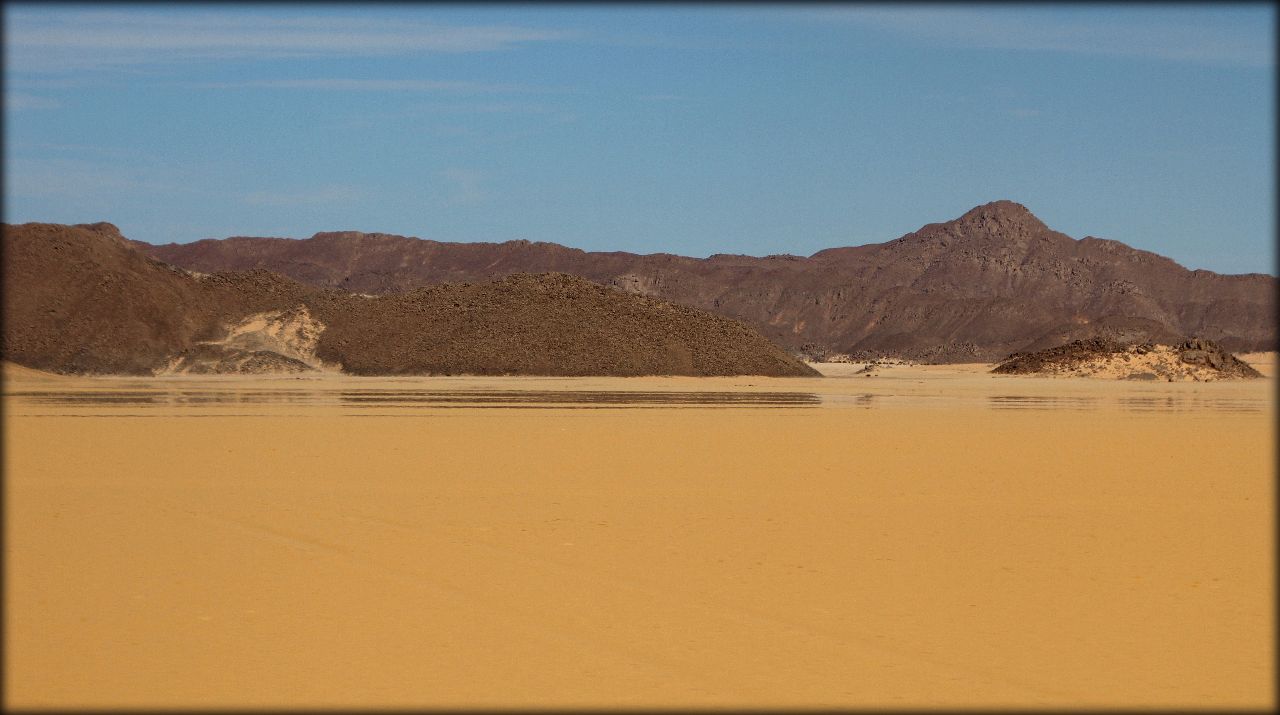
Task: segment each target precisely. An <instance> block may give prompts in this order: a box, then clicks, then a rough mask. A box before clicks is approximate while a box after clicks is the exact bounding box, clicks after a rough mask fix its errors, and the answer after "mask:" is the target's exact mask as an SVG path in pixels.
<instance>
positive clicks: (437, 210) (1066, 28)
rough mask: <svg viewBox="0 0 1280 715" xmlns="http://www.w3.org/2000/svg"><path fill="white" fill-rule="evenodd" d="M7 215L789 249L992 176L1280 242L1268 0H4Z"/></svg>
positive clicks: (1053, 196) (1132, 237)
mask: <svg viewBox="0 0 1280 715" xmlns="http://www.w3.org/2000/svg"><path fill="white" fill-rule="evenodd" d="M4 20H5V22H4V179H5V181H4V220H5V222H7V223H23V222H28V221H44V222H54V223H91V222H96V221H109V222H111V223H114V224H116V225H117V226H119V227H120V229H121V231H122V232H123V233H124V235H126V236H128V237H130V238H134V239H139V240H143V241H149V242H152V243H167V242H171V241H173V242H179V243H185V242H189V241H194V240H198V239H201V238H221V237H226V236H234V235H242V236H286V237H294V238H305V237H308V236H310V235H311V234H313V233H315V232H318V231H340V230H356V231H366V232H383V233H394V234H402V235H408V236H418V237H421V238H430V239H435V240H439V241H466V242H470V241H507V240H512V239H526V240H530V241H552V242H556V243H561V244H564V245H568V246H573V247H577V248H582V249H586V250H622V251H631V252H636V253H656V252H667V253H676V254H680V255H687V256H699V257H701V256H707V255H710V254H714V253H738V254H748V255H768V254H775V253H793V254H799V255H809V254H812V253H814V252H816V251H819V250H821V249H824V248H830V247H835V246H850V245H861V244H866V243H879V242H883V241H888V240H891V239H894V238H897V237H898V236H901V235H903V234H905V233H909V232H911V231H914V230H916V229H918V228H920V227H921V226H922V225H924V224H928V223H935V222H940V221H947V220H950V219H953V218H956V217H958V216H960V215H961V214H963V213H964V212H965V211H967V210H969V209H970V208H973V207H974V206H977V205H979V204H983V203H987V202H989V201H994V200H997V199H1011V200H1013V201H1017V202H1019V203H1021V204H1023V205H1025V206H1026V207H1027V208H1029V209H1030V210H1031V211H1032V212H1033V213H1034V214H1036V215H1037V216H1038V217H1039V218H1040V219H1041V220H1043V221H1044V222H1045V223H1046V224H1048V225H1049V226H1050V227H1051V228H1054V229H1056V230H1059V231H1062V232H1063V233H1066V234H1067V235H1070V236H1072V237H1075V238H1082V237H1084V236H1087V235H1092V236H1098V237H1102V238H1110V239H1115V240H1118V241H1123V242H1125V243H1127V244H1129V245H1131V246H1135V247H1137V248H1142V249H1145V250H1149V251H1154V252H1156V253H1160V254H1163V255H1166V256H1169V257H1171V258H1173V259H1174V260H1176V261H1178V262H1179V263H1181V264H1182V265H1184V266H1187V267H1188V268H1205V269H1209V270H1214V271H1218V272H1222V273H1247V272H1259V273H1271V274H1275V273H1276V259H1275V235H1276V215H1275V213H1276V208H1275V200H1274V197H1273V195H1274V193H1275V189H1276V187H1275V171H1274V169H1275V167H1274V163H1275V159H1276V151H1275V129H1274V125H1275V121H1276V116H1275V114H1276V110H1275V89H1274V88H1275V61H1276V58H1275V45H1274V40H1273V37H1274V33H1275V29H1276V11H1275V8H1274V6H1273V5H1272V4H1269V3H1260V4H1245V5H1222V4H1205V5H1195V4H1173V5H1152V4H1116V5H1106V4H1101V5H1099V4H1064V5H1047V6H1045V5H1017V4H1014V5H1009V4H1001V5H992V6H984V5H975V4H949V5H936V6H935V5H923V4H892V5H872V4H814V5H794V4H779V5H767V4H742V5H734V4H711V5H680V4H651V5H645V4H639V5H615V4H601V5H592V4H565V5H539V4H515V5H509V6H503V5H490V4H458V5H434V4H432V5H428V4H421V5H419V4H412V3H408V4H405V3H397V4H386V5H364V4H362V5H355V4H352V5H344V4H327V3H324V4H305V3H302V4H286V5H258V4H216V3H215V4H172V5H165V4H145V5H128V4H100V5H71V4H58V5H41V4H27V3H6V4H5V6H4Z"/></svg>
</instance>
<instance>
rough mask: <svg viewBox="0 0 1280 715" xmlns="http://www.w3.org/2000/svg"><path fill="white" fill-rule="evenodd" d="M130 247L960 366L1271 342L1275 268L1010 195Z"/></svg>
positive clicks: (225, 265)
mask: <svg viewBox="0 0 1280 715" xmlns="http://www.w3.org/2000/svg"><path fill="white" fill-rule="evenodd" d="M138 245H139V247H140V248H141V249H142V250H144V251H146V252H147V253H149V254H150V255H152V256H154V257H156V258H159V259H161V260H164V261H167V262H169V263H172V264H174V265H177V266H181V267H183V268H187V269H190V270H194V271H206V272H209V271H218V270H248V269H254V268H264V269H268V270H271V271H275V272H278V273H281V274H283V275H286V276H289V277H291V278H294V279H295V280H298V281H302V282H304V283H308V284H311V285H315V286H323V287H332V288H343V289H346V290H351V291H356V292H362V293H369V294H385V293H393V292H402V291H406V290H410V289H413V288H417V287H421V286H426V285H434V284H441V283H456V282H474V281H484V280H493V279H496V278H500V277H502V276H505V275H508V274H511V273H528V272H544V271H556V272H562V273H569V274H573V275H577V276H582V277H585V278H588V279H590V280H592V281H596V282H599V283H604V284H609V285H612V286H616V287H619V288H622V289H624V290H626V291H629V292H633V293H637V294H641V295H646V296H653V297H658V298H664V299H667V300H671V301H675V302H677V303H681V304H683V305H688V306H693V307H696V308H701V309H704V310H708V311H711V312H715V313H718V314H720V315H724V316H727V317H730V318H734V319H737V320H741V321H744V322H746V323H748V324H750V325H752V326H754V327H755V328H756V329H758V330H759V331H760V332H761V333H763V334H764V335H765V336H766V337H768V338H770V339H771V340H774V341H776V342H777V343H779V344H781V345H783V346H785V347H787V348H788V349H791V350H792V351H801V350H805V351H813V352H815V353H821V352H827V353H831V352H838V353H846V354H852V355H854V356H867V357H870V356H881V355H894V356H899V357H905V358H910V359H915V360H924V361H936V362H954V361H970V360H982V361H994V360H997V359H1000V358H1002V357H1004V356H1006V355H1008V354H1010V353H1012V352H1016V351H1026V350H1037V349H1041V348H1044V347H1049V346H1052V345H1058V344H1061V343H1064V342H1068V341H1071V340H1079V339H1087V338H1092V337H1099V336H1101V337H1110V338H1116V339H1121V340H1128V341H1133V340H1154V341H1160V342H1166V343H1167V342H1176V341H1178V340H1181V339H1184V338H1187V337H1191V336H1198V337H1203V338H1209V339H1212V340H1215V341H1217V342H1218V343H1219V344H1221V345H1222V346H1223V347H1224V348H1225V349H1228V350H1232V351H1247V350H1267V349H1274V347H1275V345H1276V328H1275V326H1276V305H1275V296H1276V290H1277V281H1276V278H1274V277H1272V276H1266V275H1261V274H1249V275H1219V274H1217V273H1213V272H1211V271H1204V270H1195V271H1192V270H1187V269H1186V268H1183V267H1182V266H1180V265H1178V264H1177V263H1175V262H1173V261H1172V260H1169V259H1167V258H1164V257H1161V256H1158V255H1156V254H1154V253H1149V252H1147V251H1142V250H1138V249H1134V248H1131V247H1129V246H1126V245H1125V244H1123V243H1119V242H1116V241H1110V240H1104V239H1099V238H1093V237H1086V238H1084V239H1081V240H1075V239H1072V238H1071V237H1069V236H1066V235H1064V234H1062V233H1058V232H1057V231H1053V230H1051V229H1050V228H1048V227H1047V226H1045V225H1044V224H1043V223H1042V222H1041V221H1040V220H1039V219H1037V218H1036V217H1035V216H1034V215H1032V214H1031V212H1030V211H1028V210H1027V209H1026V208H1025V207H1023V206H1022V205H1020V204H1017V203H1013V202H1011V201H996V202H993V203H990V204H986V205H983V206H979V207H977V208H975V209H973V210H971V211H969V212H968V213H966V214H965V215H963V216H961V217H960V218H958V219H956V220H954V221H948V222H946V223H935V224H929V225H927V226H924V227H923V228H921V229H920V230H918V231H916V232H914V233H910V234H907V235H905V236H902V237H901V238H898V239H895V240H892V241H889V242H887V243H880V244H872V245H866V246H858V247H851V248H833V249H828V250H825V251H821V252H819V253H816V254H814V255H812V256H809V257H807V258H805V257H799V256H790V255H781V256H769V257H765V258H754V257H750V256H737V255H715V256H711V257H710V258H706V259H697V258H687V257H682V256H674V255H669V254H651V255H636V254H631V253H621V252H612V253H589V252H585V251H581V250H577V249H573V248H566V247H564V246H560V245H557V244H554V243H530V242H527V241H509V242H506V243H440V242H436V241H430V240H422V239H417V238H406V237H403V236H393V235H387V234H376V233H358V232H343V233H320V234H316V235H315V236H313V237H311V238H309V239H301V240H294V239H284V238H246V237H236V238H228V239H222V240H213V239H208V240H203V241H196V242H194V243H188V244H167V245H163V246H152V245H150V244H138Z"/></svg>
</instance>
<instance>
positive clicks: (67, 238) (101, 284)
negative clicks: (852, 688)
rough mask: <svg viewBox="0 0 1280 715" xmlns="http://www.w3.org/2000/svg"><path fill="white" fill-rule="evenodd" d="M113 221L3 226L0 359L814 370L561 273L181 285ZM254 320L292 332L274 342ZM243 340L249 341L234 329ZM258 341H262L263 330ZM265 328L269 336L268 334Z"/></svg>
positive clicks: (744, 334) (62, 364)
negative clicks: (369, 292)
mask: <svg viewBox="0 0 1280 715" xmlns="http://www.w3.org/2000/svg"><path fill="white" fill-rule="evenodd" d="M136 245H137V244H135V243H132V242H129V241H127V240H125V239H124V238H122V237H121V236H120V235H119V232H118V231H116V229H115V227H114V226H110V225H109V224H94V225H80V226H59V225H54V224H23V225H20V226H5V227H4V334H3V357H4V359H5V360H12V361H13V362H16V363H18V364H20V365H25V366H27V367H32V368H38V369H41V370H49V371H53V372H63V373H68V372H75V373H119V374H138V375H141V374H151V373H153V372H155V371H160V370H165V369H178V370H181V371H188V372H197V373H201V372H262V371H281V370H283V371H297V370H304V369H310V365H309V364H308V363H307V362H304V361H302V360H300V359H298V355H296V354H295V355H290V354H288V353H291V352H295V351H296V350H303V351H304V352H310V351H312V350H313V349H314V356H315V357H316V358H318V359H319V360H321V361H325V362H327V363H330V364H335V363H336V364H340V365H341V366H343V368H344V369H345V370H346V371H348V372H353V373H357V374H366V375H378V374H440V373H453V374H459V373H469V374H528V375H653V374H671V375H774V376H788V375H816V374H817V373H816V372H815V371H813V370H812V369H811V368H809V367H808V366H807V365H805V364H804V363H802V362H800V361H798V360H796V359H795V358H793V357H791V356H790V355H789V354H787V353H786V352H785V351H784V350H782V349H781V348H779V347H778V346H777V345H774V344H773V343H770V342H769V341H768V340H767V339H765V338H764V337H762V336H761V335H760V334H759V333H757V332H756V331H754V330H752V329H751V328H749V327H747V326H746V325H743V324H742V323H740V322H737V321H733V320H729V319H727V318H723V317H720V316H716V315H711V314H709V313H706V312H704V311H701V310H697V309H694V308H689V307H685V306H680V305H676V304H673V303H670V302H667V301H662V300H657V299H652V298H646V297H643V296H636V295H629V294H627V293H624V292H622V291H618V290H612V289H609V288H606V287H604V286H600V285H596V284H593V283H591V282H589V281H587V280H584V279H582V278H578V277H574V276H568V275H556V274H546V275H532V276H531V275H513V276H510V277H508V278H506V279H505V280H502V281H500V282H496V283H487V284H479V285H449V286H436V287H431V288H424V289H419V290H415V291H412V292H408V293H401V294H388V295H384V296H380V297H366V296H360V295H356V294H353V293H349V292H347V291H343V290H339V289H335V288H317V287H314V286H307V285H303V284H301V283H298V282H296V281H293V280H290V279H287V278H283V277H281V276H279V275H277V274H275V273H272V272H270V271H266V270H262V269H255V270H250V271H246V272H217V273H210V274H207V275H203V276H198V275H192V274H189V273H187V272H185V271H183V270H180V269H177V268H174V267H171V266H170V265H168V264H165V263H162V262H160V261H158V260H155V259H152V258H149V257H147V256H145V255H144V254H142V253H141V252H140V251H138V250H137V249H136V247H135V246H136ZM255 321H256V322H257V323H263V324H264V325H265V324H266V323H267V322H269V321H276V323H277V326H280V325H286V326H287V325H290V324H293V325H295V326H302V327H301V328H299V330H300V331H301V332H298V333H297V334H295V335H293V336H292V337H287V338H282V340H283V341H284V342H282V343H280V344H281V345H283V344H285V343H288V342H289V341H290V340H292V341H293V343H292V345H293V348H292V349H285V348H281V350H279V351H277V352H274V353H273V352H271V350H269V349H267V348H269V347H270V346H271V345H272V344H273V343H272V341H273V340H275V339H276V337H279V336H274V337H273V336H271V335H268V334H267V333H266V332H262V331H261V330H259V332H256V333H255V332H253V331H252V328H253V326H254V324H255ZM246 331H247V332H246ZM268 332H269V331H268ZM277 332H278V331H277Z"/></svg>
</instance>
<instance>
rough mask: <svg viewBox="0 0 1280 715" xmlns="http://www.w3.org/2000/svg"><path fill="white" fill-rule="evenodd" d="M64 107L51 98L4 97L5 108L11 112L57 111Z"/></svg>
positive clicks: (7, 95) (34, 96) (14, 95)
mask: <svg viewBox="0 0 1280 715" xmlns="http://www.w3.org/2000/svg"><path fill="white" fill-rule="evenodd" d="M61 106H62V102H59V101H58V100H56V99H51V98H49V97H38V96H36V95H34V94H12V93H6V94H5V95H4V108H5V109H6V110H11V111H15V112H17V111H23V110H27V109H57V108H58V107H61Z"/></svg>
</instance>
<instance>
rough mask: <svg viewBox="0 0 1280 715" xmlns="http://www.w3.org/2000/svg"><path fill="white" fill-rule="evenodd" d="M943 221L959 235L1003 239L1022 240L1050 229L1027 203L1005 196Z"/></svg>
mask: <svg viewBox="0 0 1280 715" xmlns="http://www.w3.org/2000/svg"><path fill="white" fill-rule="evenodd" d="M943 225H944V226H949V227H951V228H952V229H953V230H957V231H959V232H960V234H961V235H971V236H989V237H993V238H1000V239H1002V240H1006V241H1007V240H1013V241H1025V240H1028V239H1030V238H1031V237H1032V236H1036V235H1042V234H1044V233H1045V232H1048V231H1050V229H1049V227H1048V226H1046V225H1045V224H1044V222H1043V221H1041V220H1040V219H1038V218H1036V216H1035V214H1033V213H1031V211H1029V210H1027V207H1026V206H1023V205H1022V204H1020V203H1017V202H1015V201H1008V200H1001V201H992V202H991V203H989V204H983V205H981V206H975V207H973V208H972V209H969V211H967V212H965V214H964V215H963V216H961V217H960V218H958V219H956V220H954V221H949V222H947V223H946V224H943Z"/></svg>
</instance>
